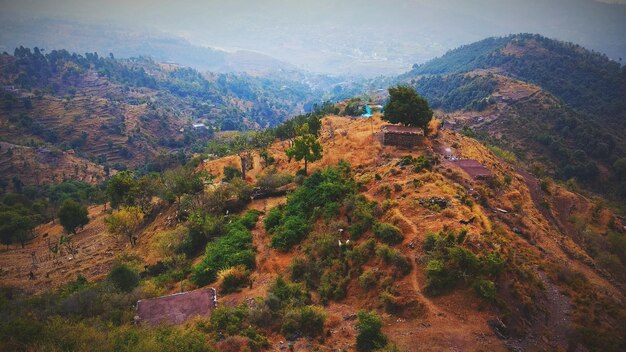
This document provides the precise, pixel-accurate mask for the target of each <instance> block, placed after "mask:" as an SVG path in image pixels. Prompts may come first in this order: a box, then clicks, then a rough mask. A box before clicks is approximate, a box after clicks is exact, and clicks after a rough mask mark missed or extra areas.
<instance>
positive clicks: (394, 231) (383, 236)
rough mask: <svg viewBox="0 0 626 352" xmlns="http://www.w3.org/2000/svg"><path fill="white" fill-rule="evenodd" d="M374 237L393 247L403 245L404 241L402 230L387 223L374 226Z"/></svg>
mask: <svg viewBox="0 0 626 352" xmlns="http://www.w3.org/2000/svg"><path fill="white" fill-rule="evenodd" d="M374 235H375V236H376V238H378V239H379V240H381V241H383V242H385V243H387V244H391V245H394V244H398V243H401V242H402V240H404V236H403V235H402V232H401V231H400V229H399V228H397V227H395V226H393V225H391V224H387V223H382V224H376V225H374Z"/></svg>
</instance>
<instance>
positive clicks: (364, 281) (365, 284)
mask: <svg viewBox="0 0 626 352" xmlns="http://www.w3.org/2000/svg"><path fill="white" fill-rule="evenodd" d="M377 282H378V278H377V277H376V273H375V272H373V271H371V270H368V271H365V272H363V274H361V276H359V285H360V286H361V288H363V289H364V290H369V289H371V288H374V287H376V283H377Z"/></svg>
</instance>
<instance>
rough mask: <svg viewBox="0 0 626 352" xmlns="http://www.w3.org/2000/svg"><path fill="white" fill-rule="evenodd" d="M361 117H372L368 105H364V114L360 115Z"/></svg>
mask: <svg viewBox="0 0 626 352" xmlns="http://www.w3.org/2000/svg"><path fill="white" fill-rule="evenodd" d="M361 117H372V108H370V106H369V105H365V114H363V115H361Z"/></svg>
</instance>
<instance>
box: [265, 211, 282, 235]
mask: <svg viewBox="0 0 626 352" xmlns="http://www.w3.org/2000/svg"><path fill="white" fill-rule="evenodd" d="M282 219H283V210H282V208H281V207H275V208H272V210H270V211H269V213H267V216H266V217H265V219H264V220H263V224H264V225H265V230H266V231H272V230H273V229H275V228H276V227H277V226H278V225H280V222H281V220H282Z"/></svg>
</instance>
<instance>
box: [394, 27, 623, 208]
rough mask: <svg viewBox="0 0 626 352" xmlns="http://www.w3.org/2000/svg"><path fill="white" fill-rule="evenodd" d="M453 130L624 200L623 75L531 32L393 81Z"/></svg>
mask: <svg viewBox="0 0 626 352" xmlns="http://www.w3.org/2000/svg"><path fill="white" fill-rule="evenodd" d="M398 81H399V82H400V83H404V84H410V85H411V86H413V87H415V89H416V90H417V91H418V92H419V93H420V94H421V95H423V96H424V97H426V98H427V99H428V101H429V102H430V103H431V106H432V107H433V108H435V109H438V111H440V115H441V117H442V118H444V120H446V121H448V122H451V123H450V124H449V126H456V127H455V128H456V129H458V130H461V129H463V128H465V129H466V130H467V131H470V130H472V131H471V132H468V133H471V134H474V132H476V133H475V134H474V135H475V136H476V137H478V138H480V139H481V140H482V141H483V142H485V143H488V144H493V145H498V146H500V147H502V148H504V149H507V150H509V151H511V152H514V153H515V154H516V156H517V158H519V159H521V160H532V161H533V162H534V164H535V166H540V167H541V168H543V169H544V170H546V171H545V173H547V174H549V175H550V176H552V177H555V178H559V179H562V180H568V179H571V178H574V179H576V180H577V181H579V182H581V183H583V184H585V185H587V186H589V187H590V189H593V190H594V191H595V192H597V193H601V194H603V195H605V196H607V197H609V198H612V197H616V198H618V199H621V200H623V199H625V198H626V173H625V172H624V171H623V168H622V167H621V166H620V165H622V164H626V159H624V153H625V152H626V133H625V131H626V68H624V67H622V66H621V65H620V64H619V63H617V62H614V61H611V60H609V59H608V58H607V57H606V56H604V55H601V54H599V53H596V52H592V51H589V50H587V49H585V48H582V47H580V46H578V45H575V44H571V43H564V42H560V41H556V40H552V39H548V38H545V37H542V36H540V35H533V34H518V35H511V36H508V37H503V38H488V39H485V40H482V41H479V42H477V43H473V44H470V45H466V46H462V47H460V48H458V49H455V50H452V51H450V52H448V53H447V54H445V55H444V56H442V57H440V58H437V59H433V60H432V61H430V62H427V63H425V64H423V65H415V66H414V67H413V69H412V70H411V71H409V72H407V73H406V74H404V75H401V76H399V77H398Z"/></svg>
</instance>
